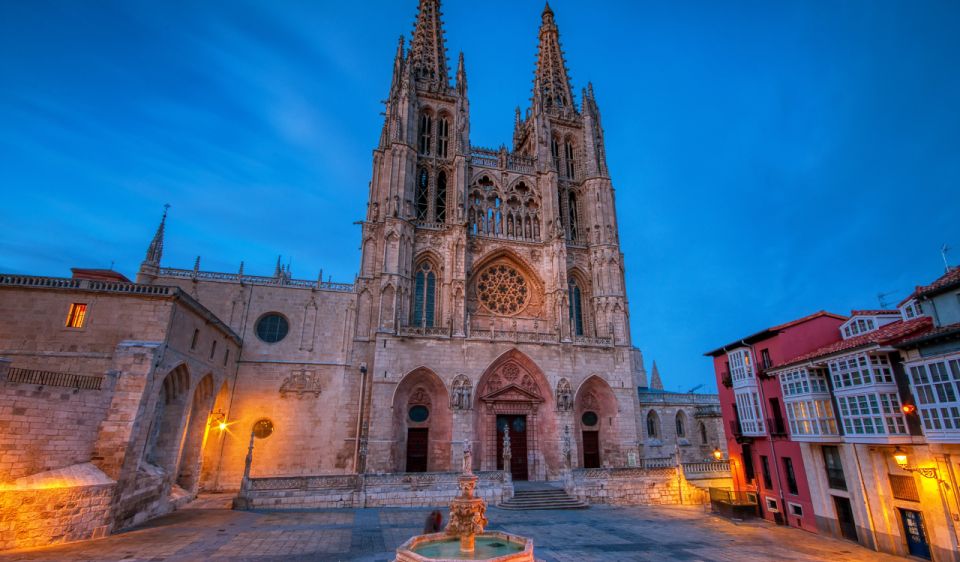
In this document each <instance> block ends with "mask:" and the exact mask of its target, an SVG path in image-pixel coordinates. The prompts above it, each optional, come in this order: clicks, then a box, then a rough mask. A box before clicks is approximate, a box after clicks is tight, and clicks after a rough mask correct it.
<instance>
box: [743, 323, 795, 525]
mask: <svg viewBox="0 0 960 562" xmlns="http://www.w3.org/2000/svg"><path fill="white" fill-rule="evenodd" d="M740 343H742V344H743V345H745V346H747V347H749V348H750V354H751V355H752V356H753V361H754V363H753V367H754V369H753V373H754V379H755V380H756V381H757V392H758V394H759V395H760V405H761V406H762V407H761V408H760V410H761V413H760V415H761V416H762V415H763V412H765V411H766V410H767V406H768V404H767V397H766V396H765V395H764V394H763V384H762V383H761V381H760V373H759V372H758V371H757V368H756V367H757V362H756V360H757V352H756V349H754V347H753V345H752V344H747V342H745V341H743V340H740ZM761 421H762V422H763V423H764V426H766V425H768V424H767V423H766V421H767V420H766V419H761ZM767 441H769V442H770V453H771V454H772V456H773V469H774V471H775V472H776V473H777V487H778V488H779V490H780V510H781V512H782V513H783V523H784V524H785V525H786V526H787V527H789V526H790V513H789V512H788V511H787V498H786V496H785V495H784V494H783V480H782V479H781V477H780V463H779V462H777V446H776V445H774V443H773V435H772V433H771V431H770V428H769V427H767ZM760 469H761V470H763V467H760ZM794 478H796V475H794Z"/></svg>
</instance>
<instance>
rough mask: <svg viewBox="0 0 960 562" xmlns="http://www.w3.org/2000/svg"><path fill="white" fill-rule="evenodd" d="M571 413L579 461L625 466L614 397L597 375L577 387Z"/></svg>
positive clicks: (593, 465) (588, 464)
mask: <svg viewBox="0 0 960 562" xmlns="http://www.w3.org/2000/svg"><path fill="white" fill-rule="evenodd" d="M574 413H575V418H574V423H575V427H576V428H577V431H576V432H575V435H574V437H575V438H576V440H577V449H578V450H579V451H580V458H579V461H580V462H579V465H580V466H581V467H584V468H599V467H601V466H624V464H623V459H622V458H621V451H620V444H619V441H618V436H619V435H620V432H619V416H617V397H616V395H614V393H613V389H611V388H610V385H609V384H607V381H605V380H603V379H602V378H600V377H599V376H597V375H593V376H591V377H590V378H588V379H587V380H586V381H584V383H583V384H581V385H580V388H579V389H578V390H577V397H576V399H575V400H574Z"/></svg>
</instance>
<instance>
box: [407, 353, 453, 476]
mask: <svg viewBox="0 0 960 562" xmlns="http://www.w3.org/2000/svg"><path fill="white" fill-rule="evenodd" d="M393 427H394V431H395V432H396V433H395V434H394V447H393V459H394V460H393V466H394V468H395V470H397V471H399V472H428V471H430V472H434V471H443V470H450V468H451V464H450V456H451V450H450V440H451V438H452V431H453V416H452V414H451V412H450V395H449V393H448V392H447V388H446V386H444V384H443V381H442V380H440V377H438V376H437V375H436V373H434V372H433V371H431V370H430V369H427V368H424V367H421V368H418V369H416V370H414V371H412V372H410V373H409V374H407V375H406V376H405V377H403V380H401V381H400V384H399V385H397V390H396V392H395V393H394V395H393Z"/></svg>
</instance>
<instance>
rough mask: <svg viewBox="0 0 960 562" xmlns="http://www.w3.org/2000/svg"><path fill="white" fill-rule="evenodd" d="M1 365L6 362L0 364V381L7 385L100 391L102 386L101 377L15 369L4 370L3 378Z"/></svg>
mask: <svg viewBox="0 0 960 562" xmlns="http://www.w3.org/2000/svg"><path fill="white" fill-rule="evenodd" d="M3 363H6V362H0V380H5V381H6V382H8V383H15V384H16V383H19V384H36V385H39V386H62V387H65V388H76V389H80V390H100V386H101V385H102V384H103V377H98V376H91V375H75V374H73V373H58V372H56V371H41V370H39V369H20V368H17V367H12V368H8V369H6V371H7V372H6V376H4V373H3V370H4V367H3V366H2V365H3Z"/></svg>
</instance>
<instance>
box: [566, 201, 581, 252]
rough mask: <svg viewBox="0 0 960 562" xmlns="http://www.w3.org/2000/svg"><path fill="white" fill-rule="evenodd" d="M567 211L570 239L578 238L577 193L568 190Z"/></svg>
mask: <svg viewBox="0 0 960 562" xmlns="http://www.w3.org/2000/svg"><path fill="white" fill-rule="evenodd" d="M567 212H569V213H570V216H569V219H568V223H567V224H568V225H569V226H570V240H579V238H580V237H579V236H578V232H577V194H576V193H574V192H573V191H570V192H569V193H568V194H567Z"/></svg>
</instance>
